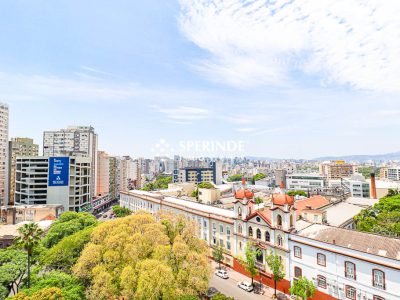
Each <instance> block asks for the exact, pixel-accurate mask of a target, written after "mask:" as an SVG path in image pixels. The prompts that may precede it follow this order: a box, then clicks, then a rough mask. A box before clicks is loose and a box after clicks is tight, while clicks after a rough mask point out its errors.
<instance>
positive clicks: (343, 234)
mask: <svg viewBox="0 0 400 300" xmlns="http://www.w3.org/2000/svg"><path fill="white" fill-rule="evenodd" d="M297 235H299V236H304V237H307V238H310V239H313V240H317V241H320V242H325V243H329V244H332V245H337V246H341V247H345V248H348V249H353V250H357V251H361V252H365V253H370V254H373V255H377V256H382V257H386V258H390V259H395V260H400V239H395V238H389V237H384V236H380V235H375V234H370V233H365V232H359V231H354V230H347V229H343V228H336V227H330V226H325V225H320V224H313V225H311V226H309V227H306V228H305V229H303V230H301V231H300V232H298V234H297Z"/></svg>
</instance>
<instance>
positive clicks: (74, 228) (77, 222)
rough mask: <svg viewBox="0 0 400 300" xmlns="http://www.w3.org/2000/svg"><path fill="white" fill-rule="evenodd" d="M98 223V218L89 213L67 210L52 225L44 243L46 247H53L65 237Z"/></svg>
mask: <svg viewBox="0 0 400 300" xmlns="http://www.w3.org/2000/svg"><path fill="white" fill-rule="evenodd" d="M96 224H97V220H96V218H95V217H94V216H93V215H91V214H89V213H86V212H79V213H77V212H72V211H68V212H65V213H63V214H61V216H60V218H59V219H58V220H57V221H55V222H54V223H53V224H52V225H51V227H50V229H49V231H48V232H47V235H46V237H45V238H44V239H43V245H44V246H45V247H46V248H51V247H53V246H54V245H55V244H57V243H58V242H59V241H61V240H62V239H63V238H64V237H66V236H70V235H72V234H74V233H75V232H78V231H80V230H82V229H84V228H86V227H90V226H94V225H96Z"/></svg>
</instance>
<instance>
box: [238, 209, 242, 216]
mask: <svg viewBox="0 0 400 300" xmlns="http://www.w3.org/2000/svg"><path fill="white" fill-rule="evenodd" d="M238 216H239V217H241V216H242V208H241V207H239V208H238Z"/></svg>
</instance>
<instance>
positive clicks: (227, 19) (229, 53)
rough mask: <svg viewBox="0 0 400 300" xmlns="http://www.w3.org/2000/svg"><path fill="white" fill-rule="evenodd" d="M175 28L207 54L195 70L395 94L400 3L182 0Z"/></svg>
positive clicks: (231, 80) (243, 82) (257, 82)
mask: <svg viewBox="0 0 400 300" xmlns="http://www.w3.org/2000/svg"><path fill="white" fill-rule="evenodd" d="M180 4H181V8H182V11H181V16H180V19H179V21H180V22H179V23H180V28H181V30H182V32H183V33H184V34H185V36H186V37H187V38H188V39H189V40H191V41H192V42H193V43H195V44H196V45H197V46H199V47H201V48H202V49H205V50H206V51H208V52H209V53H210V54H211V56H210V58H209V59H205V60H203V61H200V62H198V64H197V66H196V67H197V69H198V70H200V71H201V72H203V73H205V74H206V75H207V76H208V77H209V78H210V79H212V80H215V81H219V82H224V83H227V84H232V85H235V86H239V87H253V86H262V85H278V86H279V85H284V84H288V83H290V82H291V81H293V80H294V79H293V78H292V75H291V73H292V72H293V71H301V72H303V73H304V74H311V75H315V74H317V75H319V76H320V78H321V82H322V83H323V84H330V83H339V84H345V85H350V86H352V87H354V88H358V89H369V90H379V91H385V92H399V91H400V79H399V78H400V54H399V53H400V18H399V15H400V1H397V0H386V1H381V0H371V1H364V0H353V1H348V0H318V1H316V0H291V1H289V0H276V1H266V0H254V1H251V2H249V1H243V0H242V1H241V0H211V1H210V0H180Z"/></svg>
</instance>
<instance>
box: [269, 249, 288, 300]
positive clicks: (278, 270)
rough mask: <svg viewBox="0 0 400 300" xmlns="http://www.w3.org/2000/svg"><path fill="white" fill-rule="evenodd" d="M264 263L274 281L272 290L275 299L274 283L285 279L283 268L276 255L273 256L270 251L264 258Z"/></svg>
mask: <svg viewBox="0 0 400 300" xmlns="http://www.w3.org/2000/svg"><path fill="white" fill-rule="evenodd" d="M266 261H267V264H268V267H269V269H270V270H271V273H272V275H273V277H274V278H273V279H274V290H275V297H276V283H277V282H279V281H281V280H282V279H283V278H285V272H284V267H283V264H282V261H281V258H280V257H279V256H278V255H274V254H273V253H272V251H271V252H270V253H269V255H268V256H267V257H266Z"/></svg>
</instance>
